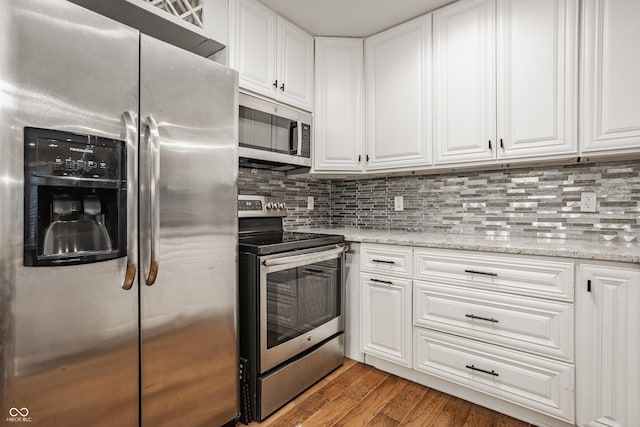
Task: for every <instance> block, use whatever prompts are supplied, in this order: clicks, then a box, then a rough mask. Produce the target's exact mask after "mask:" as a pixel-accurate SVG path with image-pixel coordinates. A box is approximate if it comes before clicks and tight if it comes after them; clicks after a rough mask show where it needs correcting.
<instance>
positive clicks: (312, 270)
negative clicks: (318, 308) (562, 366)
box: [304, 268, 497, 322]
mask: <svg viewBox="0 0 640 427" xmlns="http://www.w3.org/2000/svg"><path fill="white" fill-rule="evenodd" d="M304 271H308V272H309V273H316V274H320V273H324V271H322V270H317V269H315V268H305V269H304ZM496 322H497V320H496Z"/></svg>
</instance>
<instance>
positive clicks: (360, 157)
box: [358, 154, 362, 163]
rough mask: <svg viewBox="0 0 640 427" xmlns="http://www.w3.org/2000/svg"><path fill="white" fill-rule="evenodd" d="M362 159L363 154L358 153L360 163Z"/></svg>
mask: <svg viewBox="0 0 640 427" xmlns="http://www.w3.org/2000/svg"><path fill="white" fill-rule="evenodd" d="M361 161H362V154H358V163H360V162H361Z"/></svg>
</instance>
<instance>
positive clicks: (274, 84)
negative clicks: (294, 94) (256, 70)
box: [273, 80, 278, 88]
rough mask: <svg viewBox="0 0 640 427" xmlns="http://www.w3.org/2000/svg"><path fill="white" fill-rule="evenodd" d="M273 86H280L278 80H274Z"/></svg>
mask: <svg viewBox="0 0 640 427" xmlns="http://www.w3.org/2000/svg"><path fill="white" fill-rule="evenodd" d="M273 87H275V88H277V87H278V81H277V80H276V81H275V82H273Z"/></svg>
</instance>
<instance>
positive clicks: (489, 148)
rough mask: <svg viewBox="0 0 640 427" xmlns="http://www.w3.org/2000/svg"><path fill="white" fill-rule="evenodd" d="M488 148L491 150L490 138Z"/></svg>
mask: <svg viewBox="0 0 640 427" xmlns="http://www.w3.org/2000/svg"><path fill="white" fill-rule="evenodd" d="M489 150H493V148H491V140H489Z"/></svg>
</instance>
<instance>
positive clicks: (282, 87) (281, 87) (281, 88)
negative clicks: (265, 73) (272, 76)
mask: <svg viewBox="0 0 640 427" xmlns="http://www.w3.org/2000/svg"><path fill="white" fill-rule="evenodd" d="M280 90H281V91H283V92H284V83H282V86H280Z"/></svg>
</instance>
